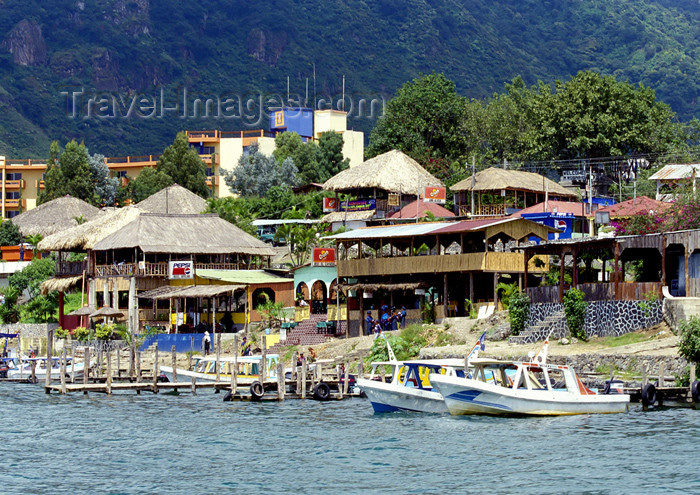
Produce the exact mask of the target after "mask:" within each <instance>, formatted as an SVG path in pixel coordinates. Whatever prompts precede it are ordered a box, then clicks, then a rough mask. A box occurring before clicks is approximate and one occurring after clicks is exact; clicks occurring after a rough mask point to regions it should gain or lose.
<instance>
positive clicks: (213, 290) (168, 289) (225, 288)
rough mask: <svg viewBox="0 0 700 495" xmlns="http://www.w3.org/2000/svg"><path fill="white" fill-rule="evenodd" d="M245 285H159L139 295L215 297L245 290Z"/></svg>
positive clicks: (149, 297) (154, 296)
mask: <svg viewBox="0 0 700 495" xmlns="http://www.w3.org/2000/svg"><path fill="white" fill-rule="evenodd" d="M246 287H247V286H245V285H184V286H171V285H167V286H165V287H158V288H157V289H152V290H149V291H146V292H141V293H140V294H139V297H143V298H146V299H171V298H173V297H215V296H220V295H222V294H232V293H233V292H234V291H237V290H244V289H245V288H246Z"/></svg>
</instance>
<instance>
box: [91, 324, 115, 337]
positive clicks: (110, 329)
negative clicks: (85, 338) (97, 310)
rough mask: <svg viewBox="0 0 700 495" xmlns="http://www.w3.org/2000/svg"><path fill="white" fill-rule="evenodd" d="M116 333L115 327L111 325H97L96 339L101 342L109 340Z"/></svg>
mask: <svg viewBox="0 0 700 495" xmlns="http://www.w3.org/2000/svg"><path fill="white" fill-rule="evenodd" d="M113 333H114V325H111V324H109V323H98V324H97V325H95V337H96V338H98V339H100V340H109V339H110V338H111V337H112V334H113Z"/></svg>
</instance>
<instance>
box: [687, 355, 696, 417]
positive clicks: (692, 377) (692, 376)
mask: <svg viewBox="0 0 700 495" xmlns="http://www.w3.org/2000/svg"><path fill="white" fill-rule="evenodd" d="M693 383H695V364H691V365H690V387H692V386H693ZM688 391H689V392H690V407H692V408H693V409H697V407H698V406H697V404H696V403H695V401H694V400H693V393H692V389H690V388H689V390H688Z"/></svg>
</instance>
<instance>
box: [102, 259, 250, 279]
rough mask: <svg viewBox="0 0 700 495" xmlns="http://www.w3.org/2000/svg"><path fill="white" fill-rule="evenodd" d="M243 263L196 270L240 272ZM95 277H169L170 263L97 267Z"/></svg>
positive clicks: (198, 266) (200, 265) (200, 266)
mask: <svg viewBox="0 0 700 495" xmlns="http://www.w3.org/2000/svg"><path fill="white" fill-rule="evenodd" d="M245 268H247V267H245V266H244V265H243V264H242V263H240V264H238V263H196V264H195V270H240V269H245ZM95 275H96V276H98V277H110V276H121V277H126V276H132V275H133V276H140V277H167V276H168V263H167V262H162V263H122V264H118V265H97V266H96V267H95Z"/></svg>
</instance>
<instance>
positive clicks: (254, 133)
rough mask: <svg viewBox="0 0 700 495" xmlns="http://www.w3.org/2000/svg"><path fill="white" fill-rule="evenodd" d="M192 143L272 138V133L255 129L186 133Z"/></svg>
mask: <svg viewBox="0 0 700 495" xmlns="http://www.w3.org/2000/svg"><path fill="white" fill-rule="evenodd" d="M185 133H186V134H187V137H188V138H189V141H190V143H198V142H203V141H218V140H219V139H221V138H241V139H245V138H258V137H265V136H272V133H270V132H266V131H265V130H264V129H254V130H246V131H219V130H213V131H185Z"/></svg>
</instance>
